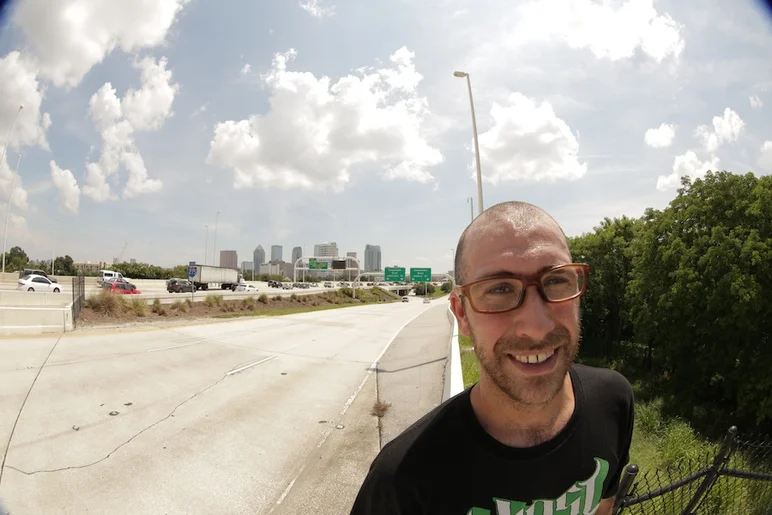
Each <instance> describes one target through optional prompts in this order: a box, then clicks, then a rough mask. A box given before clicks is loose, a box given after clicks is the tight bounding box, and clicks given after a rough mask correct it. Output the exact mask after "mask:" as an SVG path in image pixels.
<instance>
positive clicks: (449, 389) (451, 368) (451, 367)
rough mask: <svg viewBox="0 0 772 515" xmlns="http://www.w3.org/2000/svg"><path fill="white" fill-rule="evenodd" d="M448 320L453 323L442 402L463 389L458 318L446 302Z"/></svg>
mask: <svg viewBox="0 0 772 515" xmlns="http://www.w3.org/2000/svg"><path fill="white" fill-rule="evenodd" d="M448 320H449V321H450V323H451V324H452V325H453V329H452V330H451V335H450V343H449V346H450V348H449V349H448V361H447V363H446V364H445V388H444V390H443V393H442V400H443V402H444V401H446V400H448V399H450V398H451V397H453V396H454V395H458V394H459V393H461V392H463V391H464V375H463V371H462V369H461V347H459V345H458V320H456V315H454V314H453V311H451V309H450V304H448Z"/></svg>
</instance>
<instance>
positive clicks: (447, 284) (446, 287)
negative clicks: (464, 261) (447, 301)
mask: <svg viewBox="0 0 772 515" xmlns="http://www.w3.org/2000/svg"><path fill="white" fill-rule="evenodd" d="M440 289H441V290H442V292H443V293H450V291H451V290H452V289H453V285H452V284H451V283H450V281H447V282H444V283H442V285H441V286H440Z"/></svg>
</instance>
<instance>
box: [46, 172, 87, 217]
mask: <svg viewBox="0 0 772 515" xmlns="http://www.w3.org/2000/svg"><path fill="white" fill-rule="evenodd" d="M48 165H49V167H50V168H51V179H52V180H53V181H54V186H56V187H57V189H58V190H59V201H60V202H61V204H62V208H64V210H65V211H69V212H70V213H77V212H78V207H79V206H80V187H78V181H76V180H75V177H74V176H73V175H72V172H71V171H70V170H62V169H61V168H60V167H59V166H58V165H57V164H56V161H54V160H51V161H50V162H49V163H48Z"/></svg>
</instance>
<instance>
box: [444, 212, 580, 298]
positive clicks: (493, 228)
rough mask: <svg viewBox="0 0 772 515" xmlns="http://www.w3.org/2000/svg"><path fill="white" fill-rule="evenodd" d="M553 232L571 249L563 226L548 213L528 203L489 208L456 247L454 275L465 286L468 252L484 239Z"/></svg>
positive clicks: (466, 231) (465, 233)
mask: <svg viewBox="0 0 772 515" xmlns="http://www.w3.org/2000/svg"><path fill="white" fill-rule="evenodd" d="M544 230H548V231H552V232H554V234H555V237H556V238H559V239H560V240H561V241H562V242H563V243H564V244H565V246H566V249H568V242H567V240H566V235H565V233H564V232H563V229H561V227H560V225H559V224H558V223H557V222H556V221H555V219H554V218H552V217H551V216H550V215H549V214H548V213H547V212H546V211H544V210H543V209H541V208H540V207H537V206H534V205H533V204H529V203H527V202H517V201H511V202H502V203H501V204H496V205H495V206H492V207H489V208H488V209H486V210H485V211H483V213H482V214H481V215H480V216H478V217H477V218H475V219H474V220H473V221H472V223H471V224H469V226H468V227H467V228H466V229H464V232H463V233H461V237H460V238H459V240H458V245H456V261H455V263H454V272H455V276H456V277H455V278H456V284H465V283H466V282H467V280H468V279H467V277H468V273H469V271H468V270H467V264H466V262H465V254H466V250H467V249H468V248H469V246H470V245H474V242H475V241H476V240H477V241H479V240H481V239H484V238H495V237H497V236H498V235H499V234H501V233H503V232H507V231H508V232H511V231H515V232H517V233H518V234H522V235H527V234H530V233H533V232H535V231H544Z"/></svg>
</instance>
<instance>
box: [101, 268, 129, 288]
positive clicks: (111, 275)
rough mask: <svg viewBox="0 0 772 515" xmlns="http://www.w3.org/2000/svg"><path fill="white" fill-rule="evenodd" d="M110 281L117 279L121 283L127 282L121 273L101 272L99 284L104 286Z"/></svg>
mask: <svg viewBox="0 0 772 515" xmlns="http://www.w3.org/2000/svg"><path fill="white" fill-rule="evenodd" d="M108 279H115V280H119V281H125V280H126V279H125V278H124V277H123V275H122V274H121V273H120V272H113V271H112V270H100V271H99V276H98V277H97V284H98V285H99V286H102V285H103V284H104V283H105V281H106V280H108Z"/></svg>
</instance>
